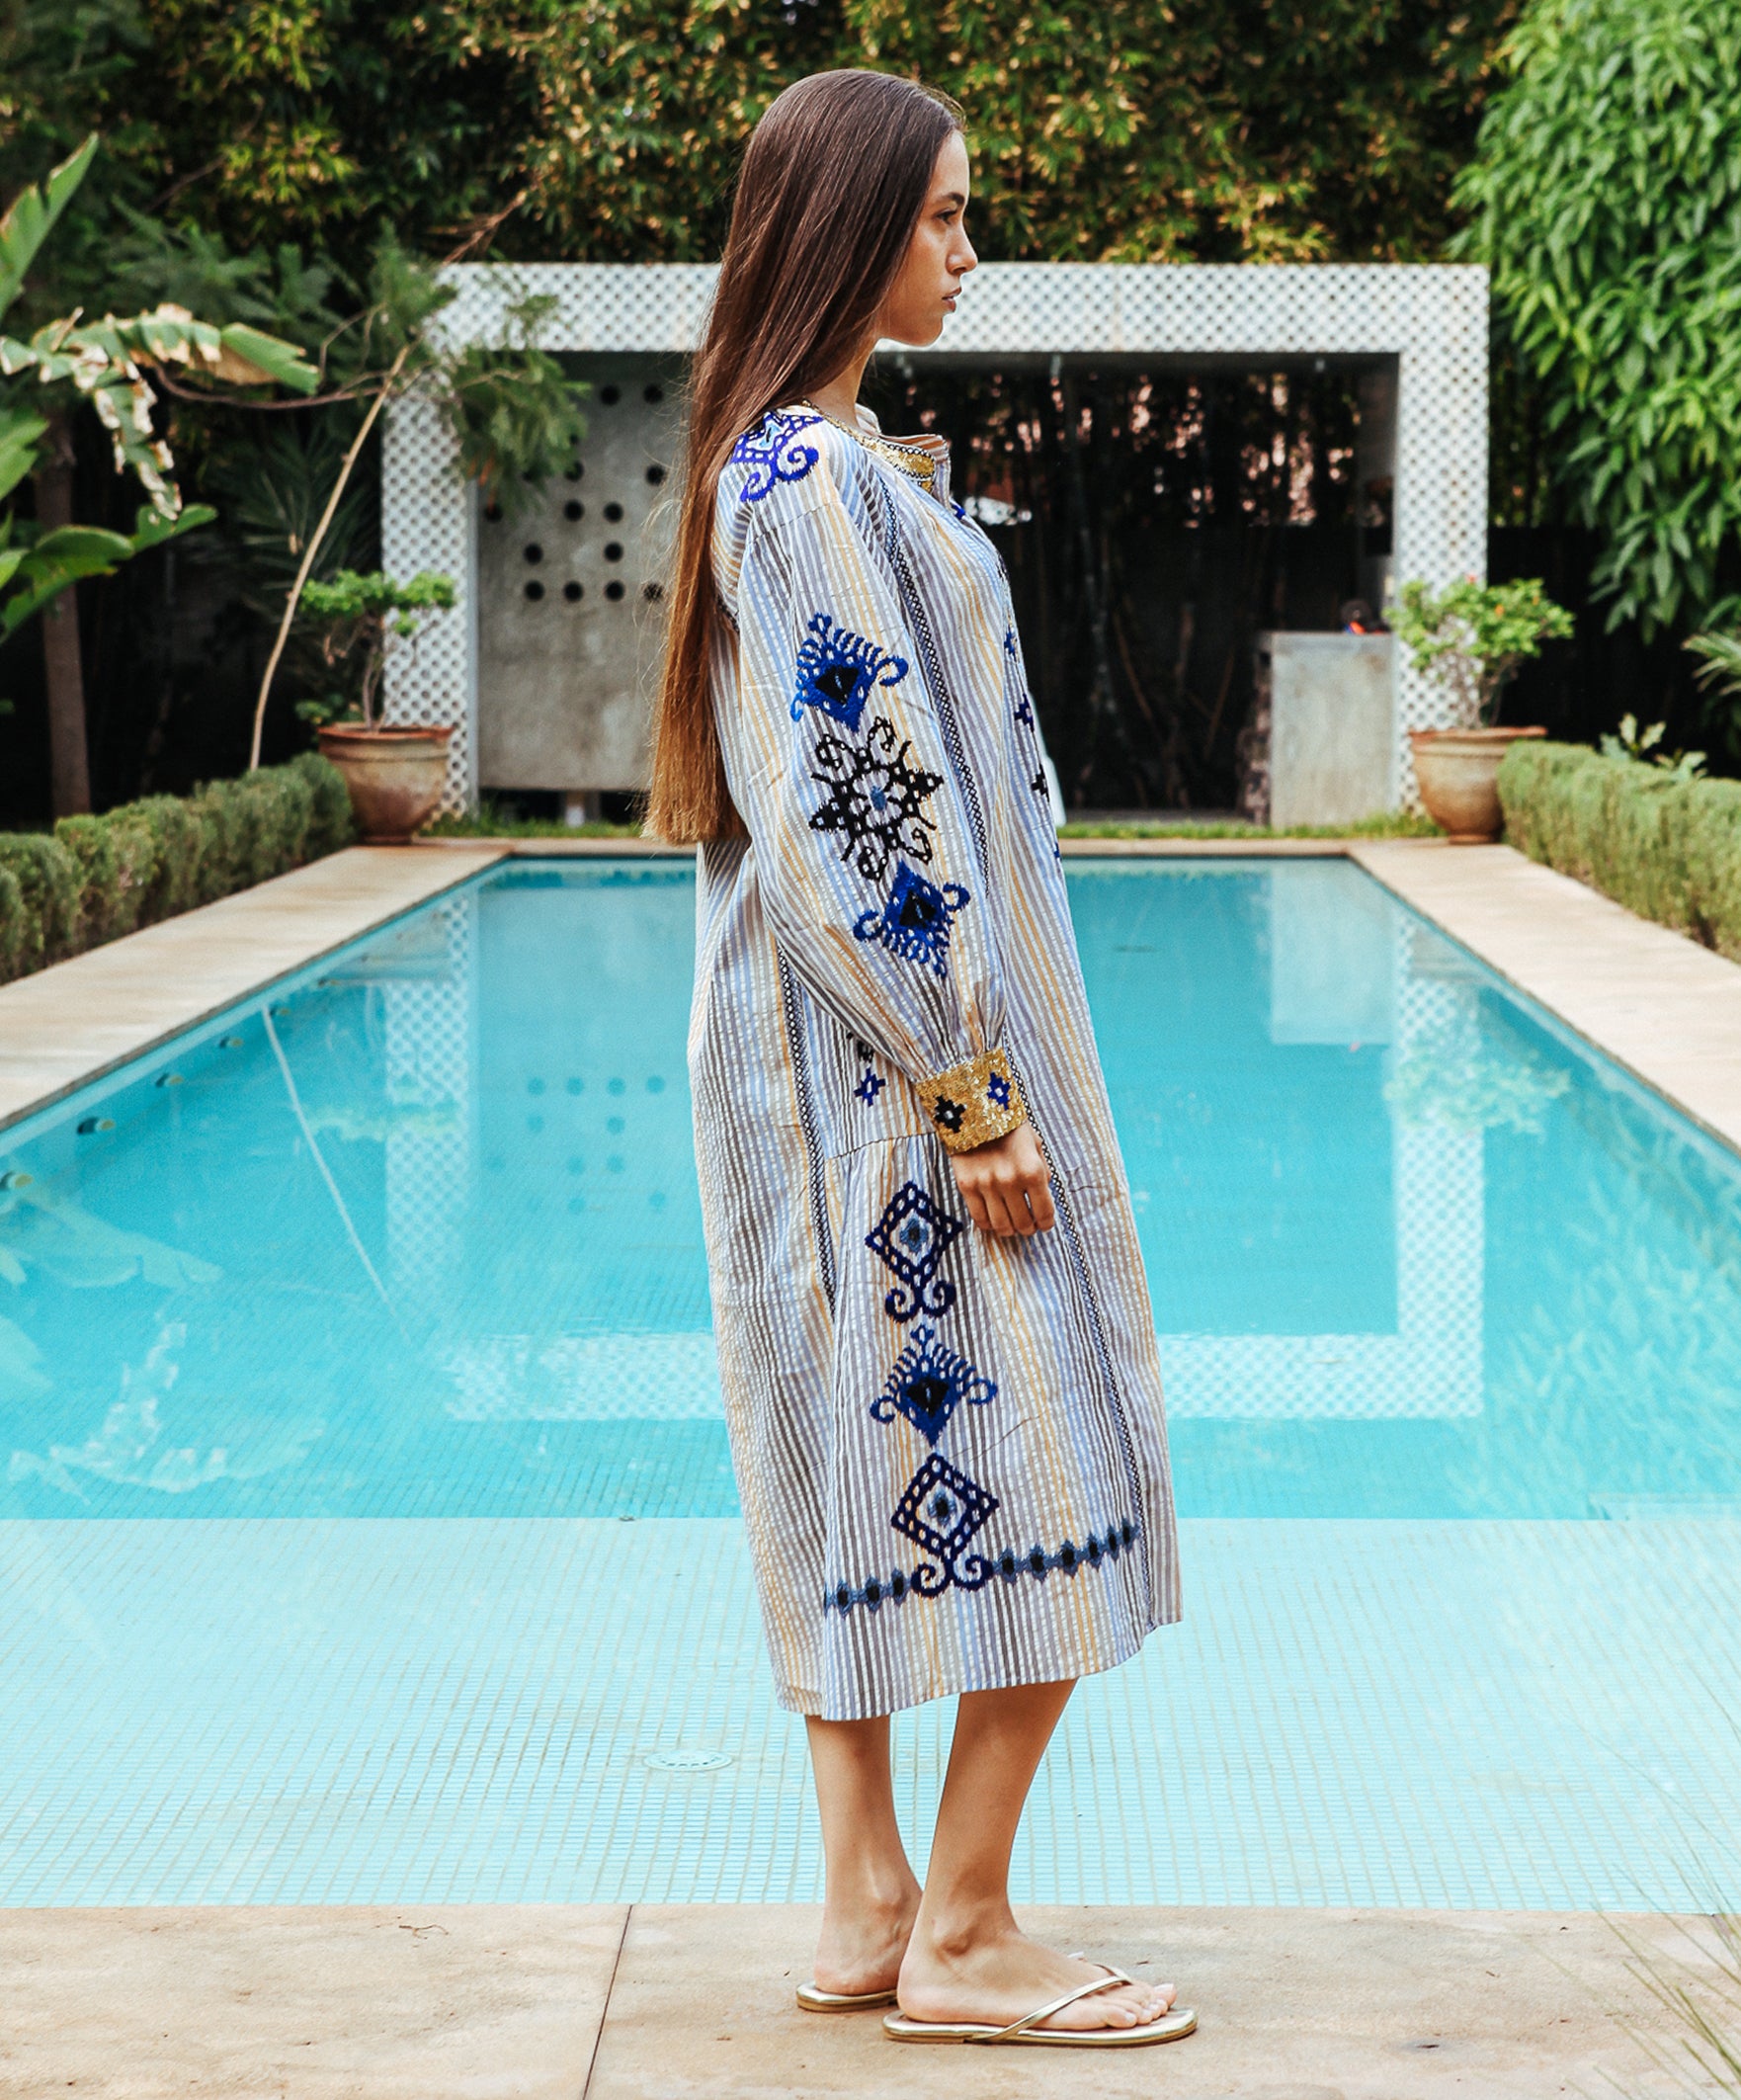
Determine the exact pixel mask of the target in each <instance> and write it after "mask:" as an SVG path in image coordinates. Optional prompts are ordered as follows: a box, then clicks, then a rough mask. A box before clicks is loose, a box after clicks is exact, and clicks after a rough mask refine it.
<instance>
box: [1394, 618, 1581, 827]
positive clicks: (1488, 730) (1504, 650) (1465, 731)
mask: <svg viewBox="0 0 1741 2100" xmlns="http://www.w3.org/2000/svg"><path fill="white" fill-rule="evenodd" d="M1390 625H1391V627H1392V629H1393V630H1395V632H1396V633H1397V634H1398V635H1400V637H1401V638H1402V640H1403V641H1404V643H1405V644H1406V645H1407V646H1408V648H1409V650H1410V651H1411V652H1412V654H1413V656H1414V659H1415V662H1416V663H1417V664H1418V665H1419V666H1420V667H1421V669H1422V670H1423V671H1425V672H1427V673H1428V674H1429V675H1430V676H1432V677H1435V678H1437V679H1438V681H1439V683H1440V684H1441V685H1442V686H1443V687H1444V689H1445V690H1446V692H1447V693H1448V694H1449V695H1450V697H1451V715H1452V720H1451V726H1450V727H1449V728H1446V729H1411V730H1410V731H1409V746H1410V749H1411V750H1412V752H1413V754H1414V761H1415V779H1416V781H1417V782H1419V784H1420V789H1421V800H1422V801H1423V802H1424V803H1425V804H1426V806H1427V814H1428V815H1429V816H1430V817H1431V818H1432V819H1433V821H1434V822H1435V823H1436V824H1439V825H1441V826H1442V827H1443V828H1444V829H1445V831H1446V832H1447V833H1448V834H1449V835H1450V837H1451V842H1452V844H1453V845H1486V844H1488V843H1489V842H1490V841H1492V840H1493V839H1496V838H1498V836H1499V833H1500V829H1501V826H1502V825H1503V823H1504V821H1505V819H1504V816H1503V814H1502V813H1501V810H1500V806H1499V790H1498V787H1497V785H1496V783H1497V777H1498V774H1499V762H1500V760H1501V759H1502V758H1504V756H1505V754H1506V752H1507V750H1508V749H1509V748H1510V747H1511V745H1513V744H1514V743H1516V742H1517V740H1518V738H1519V737H1522V736H1545V735H1546V733H1547V732H1546V730H1545V729H1542V728H1528V729H1511V728H1507V729H1501V728H1498V727H1496V726H1495V725H1494V720H1493V717H1494V715H1495V714H1498V712H1499V696H1500V694H1501V693H1502V692H1503V691H1504V690H1505V686H1506V683H1507V681H1508V680H1509V679H1510V678H1511V677H1512V675H1513V673H1514V672H1515V671H1516V670H1517V668H1518V666H1519V665H1520V664H1521V663H1524V662H1527V661H1528V659H1529V658H1530V657H1532V656H1536V655H1539V654H1540V651H1541V644H1542V643H1543V642H1544V641H1551V640H1556V639H1558V638H1560V637H1561V636H1563V635H1566V634H1569V633H1570V632H1571V631H1572V616H1571V614H1570V613H1568V612H1567V611H1566V610H1565V608H1564V607H1563V606H1557V605H1555V604H1554V603H1553V601H1552V600H1551V599H1550V598H1549V597H1548V596H1547V595H1546V593H1545V592H1544V591H1543V590H1542V588H1541V580H1540V578H1539V577H1535V576H1526V577H1520V578H1518V579H1516V580H1514V581H1513V582H1511V583H1477V582H1476V581H1475V580H1474V578H1473V577H1472V576H1469V577H1465V578H1464V579H1463V581H1462V582H1461V583H1453V584H1452V585H1451V588H1450V589H1449V590H1448V591H1444V592H1441V593H1440V594H1439V595H1438V596H1437V597H1436V596H1435V595H1434V594H1433V593H1432V592H1431V591H1429V590H1428V588H1427V586H1426V585H1425V584H1424V583H1421V582H1419V581H1416V582H1410V583H1405V584H1404V585H1403V587H1402V591H1401V593H1400V595H1399V597H1398V598H1397V601H1396V603H1395V605H1394V606H1393V607H1392V608H1391V618H1390Z"/></svg>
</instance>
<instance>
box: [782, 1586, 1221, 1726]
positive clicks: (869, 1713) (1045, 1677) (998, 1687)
mask: <svg viewBox="0 0 1741 2100" xmlns="http://www.w3.org/2000/svg"><path fill="white" fill-rule="evenodd" d="M1184 1617H1185V1614H1184V1611H1183V1610H1182V1609H1175V1610H1174V1611H1172V1612H1171V1613H1170V1614H1169V1615H1168V1616H1167V1617H1165V1618H1158V1619H1150V1620H1149V1621H1148V1622H1147V1623H1146V1624H1145V1625H1144V1627H1143V1628H1142V1630H1141V1632H1140V1633H1138V1634H1136V1635H1135V1636H1134V1638H1132V1637H1131V1636H1130V1635H1128V1634H1126V1635H1124V1636H1122V1637H1121V1638H1119V1640H1118V1641H1116V1642H1115V1643H1114V1651H1113V1653H1112V1654H1111V1655H1110V1656H1108V1657H1107V1658H1106V1659H1105V1660H1102V1661H1094V1662H1088V1661H1077V1662H1075V1663H1074V1664H1072V1662H1071V1660H1070V1659H1069V1658H1067V1657H1065V1658H1060V1659H1059V1661H1058V1663H1057V1665H1056V1666H1055V1667H1048V1668H1047V1669H1045V1670H1044V1672H1043V1673H1039V1672H1036V1673H1035V1674H1033V1675H1016V1674H1011V1675H1008V1676H1004V1675H1001V1674H1000V1675H994V1676H991V1677H989V1678H986V1679H983V1680H974V1679H972V1678H971V1674H970V1673H969V1672H968V1671H966V1670H958V1671H957V1670H943V1671H939V1672H938V1673H937V1676H936V1677H935V1678H934V1679H933V1680H932V1681H931V1682H930V1683H929V1684H928V1686H927V1688H926V1689H925V1690H924V1691H922V1692H917V1693H915V1694H914V1695H913V1696H912V1697H911V1698H908V1699H898V1700H896V1701H895V1702H894V1703H893V1704H892V1705H888V1706H883V1705H880V1704H878V1705H870V1704H867V1705H865V1706H857V1705H855V1706H853V1707H852V1708H850V1709H844V1708H843V1709H836V1710H833V1711H831V1710H830V1709H829V1706H828V1702H827V1699H826V1697H825V1695H824V1694H822V1693H820V1692H805V1691H799V1690H797V1689H795V1688H794V1687H792V1686H790V1685H787V1684H782V1683H781V1682H780V1681H779V1680H778V1679H777V1680H776V1682H775V1687H774V1697H775V1700H776V1702H777V1703H778V1704H779V1706H780V1707H781V1708H782V1709H783V1710H784V1711H785V1712H786V1713H788V1714H801V1715H803V1716H804V1717H805V1719H806V1720H811V1721H875V1720H879V1719H881V1718H882V1717H883V1716H885V1715H889V1714H904V1713H906V1712H908V1711H909V1709H911V1708H913V1707H923V1706H929V1705H930V1704H931V1702H932V1701H933V1700H935V1699H953V1698H955V1697H957V1696H958V1695H959V1694H960V1693H962V1692H1000V1691H1010V1690H1014V1689H1015V1688H1016V1687H1017V1686H1019V1685H1027V1684H1063V1683H1065V1682H1069V1683H1072V1684H1073V1683H1074V1682H1075V1681H1076V1679H1077V1678H1079V1677H1104V1676H1105V1675H1106V1673H1107V1672H1108V1671H1109V1670H1117V1669H1121V1668H1122V1667H1123V1666H1124V1664H1125V1663H1127V1662H1128V1661H1130V1659H1131V1658H1132V1656H1134V1655H1136V1654H1137V1653H1138V1652H1139V1651H1140V1649H1141V1648H1142V1645H1143V1643H1144V1642H1145V1641H1146V1640H1147V1639H1148V1638H1149V1636H1150V1635H1151V1634H1155V1633H1159V1632H1160V1630H1161V1629H1162V1628H1163V1627H1168V1626H1178V1625H1180V1624H1181V1623H1182V1621H1183V1619H1184Z"/></svg>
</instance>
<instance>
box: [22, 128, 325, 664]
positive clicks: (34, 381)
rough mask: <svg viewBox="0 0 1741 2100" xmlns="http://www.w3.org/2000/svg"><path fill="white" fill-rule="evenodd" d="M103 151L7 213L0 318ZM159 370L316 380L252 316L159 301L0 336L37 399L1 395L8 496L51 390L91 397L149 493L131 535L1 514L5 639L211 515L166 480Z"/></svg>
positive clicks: (84, 149) (84, 151) (34, 461)
mask: <svg viewBox="0 0 1741 2100" xmlns="http://www.w3.org/2000/svg"><path fill="white" fill-rule="evenodd" d="M96 152H97V139H96V137H95V136H94V135H93V136H91V137H89V138H87V139H86V140H85V142H84V143H83V145H81V146H80V147H79V149H78V151H77V152H76V153H74V154H72V155H71V156H70V157H69V158H67V159H66V160H64V161H62V162H61V163H60V165H59V166H58V167H55V168H52V169H50V170H49V172H48V175H47V177H46V178H45V180H44V181H42V182H41V183H40V184H27V185H26V186H25V187H24V188H23V189H22V190H21V191H20V192H19V194H18V195H17V196H16V197H15V198H14V199H13V201H12V203H11V205H10V206H9V207H8V209H7V210H6V212H5V214H4V216H0V313H3V312H5V311H6V310H7V308H9V307H10V306H12V305H13V304H15V303H16V302H17V300H18V299H19V298H20V296H21V295H22V294H23V293H24V290H25V286H26V283H27V281H28V280H29V278H30V276H31V274H32V272H33V271H34V269H35V268H36V266H37V263H38V260H39V258H40V256H41V250H42V246H43V243H44V242H45V241H46V240H47V239H48V236H49V235H50V234H51V233H52V232H53V230H54V228H55V226H56V224H57V223H58V221H59V220H60V219H61V218H62V216H63V215H64V214H65V212H66V210H67V209H68V207H69V206H70V205H71V204H72V202H73V200H74V197H75V196H76V194H77V192H78V190H79V187H80V185H81V184H82V183H83V181H84V179H85V176H86V174H87V173H88V171H89V169H90V166H91V163H92V161H93V160H94V158H95V157H96ZM163 368H182V369H184V370H185V371H186V372H188V373H189V374H190V375H191V376H195V377H198V378H201V379H203V380H205V381H208V382H214V383H216V384H219V385H224V386H236V385H240V386H256V385H268V386H278V385H284V386H290V387H291V388H292V389H295V390H299V391H301V392H303V393H306V392H309V391H310V390H311V389H312V388H313V386H314V384H315V381H316V377H317V376H316V373H315V371H314V368H313V367H312V366H310V365H306V364H304V363H303V362H302V360H301V359H300V358H299V357H298V356H297V355H296V351H295V347H294V346H293V345H292V344H290V343H287V342H283V341H281V340H279V338H277V337H276V336H271V335H268V334H266V333H264V332H263V331H262V330H260V329H258V328H255V327H252V326H250V325H248V324H247V323H245V322H239V321H238V322H234V323H231V324H229V325H227V326H224V327H217V326H214V325H213V324H211V323H209V322H207V321H199V320H196V319H195V318H194V316H193V315H192V314H191V313H188V312H187V311H185V310H184V309H183V308H181V307H179V306H169V305H161V304H160V305H158V306H156V307H154V308H153V309H152V310H151V311H149V312H147V313H138V314H134V315H132V316H131V317H130V318H128V319H118V318H117V317H116V316H115V315H114V314H113V313H110V314H106V315H105V316H104V317H103V319H102V320H100V321H95V322H83V321H81V320H80V318H79V315H78V313H77V312H76V310H75V311H74V312H73V313H72V314H71V315H70V316H69V317H66V318H63V319H59V320H53V321H48V322H45V323H44V324H43V325H42V326H41V328H39V329H37V330H36V332H35V333H34V334H33V335H32V336H31V337H30V339H29V340H28V341H21V340H19V339H18V338H17V337H14V336H10V335H5V334H0V378H4V379H6V380H19V381H20V382H21V384H28V385H29V388H30V394H29V405H27V403H26V401H25V399H24V398H23V397H22V395H21V392H20V387H18V386H15V387H13V388H11V389H10V395H9V396H8V395H5V394H0V499H4V498H5V497H7V496H9V495H10V494H11V493H12V491H13V490H14V489H15V488H17V486H18V485H19V483H20V482H21V481H23V480H24V478H25V477H26V475H27V474H29V473H31V472H33V471H34V470H35V469H36V468H37V466H38V465H39V464H40V463H41V443H42V440H43V439H44V438H45V437H47V436H48V434H49V430H50V423H49V419H48V417H46V416H42V415H39V414H38V413H37V411H36V406H35V405H34V404H36V403H37V402H39V401H41V398H42V389H43V388H44V387H46V388H48V389H50V395H49V398H50V400H52V398H53V390H54V389H56V388H59V389H61V390H63V391H64V390H66V389H70V390H71V391H72V393H73V395H74V397H75V398H79V397H82V398H83V399H85V400H87V401H89V402H90V404H91V406H92V407H93V408H94V409H95V410H96V412H97V416H98V419H99V421H100V422H101V423H102V424H103V426H104V428H105V429H106V430H107V431H108V432H109V435H110V439H111V443H112V445H113V449H114V453H115V464H116V470H117V471H118V472H121V471H124V470H126V469H130V470H131V471H132V473H133V474H134V475H135V476H136V478H137V479H138V482H139V485H140V486H141V488H143V490H144V491H145V494H146V496H147V497H148V499H149V502H148V505H147V506H146V507H144V508H141V510H140V511H139V513H138V516H137V519H136V521H135V524H134V529H133V531H132V532H131V533H118V532H111V531H108V530H106V529H104V528H101V527H97V526H83V525H67V526H60V527H57V528H56V529H55V530H53V531H50V532H41V531H40V530H38V529H37V528H36V527H35V526H34V525H27V524H23V523H21V522H20V521H19V520H18V519H17V518H15V517H14V516H13V515H12V513H11V512H10V511H8V512H4V513H0V638H4V637H5V636H6V635H8V634H11V633H13V632H14V631H15V630H17V629H18V628H20V627H21V626H22V625H23V624H24V622H25V621H26V620H28V619H30V618H31V616H32V615H33V614H35V613H38V612H40V611H41V608H42V607H43V606H44V605H46V604H47V603H48V601H49V600H50V599H51V598H54V597H55V596H57V595H58V593H60V592H61V591H63V590H65V589H66V588H67V586H68V585H69V584H72V583H76V582H77V581H78V580H79V578H80V577H82V576H108V575H111V574H113V573H114V570H115V568H116V566H117V565H118V564H119V563H120V562H123V561H128V560H131V558H132V557H133V556H134V555H135V554H138V553H142V552H143V551H144V550H145V549H146V548H147V547H152V546H160V545H161V544H162V543H163V542H164V541H165V540H169V539H173V538H174V537H175V536H176V535H177V534H179V533H185V532H189V531H191V530H192V529H193V528H194V527H196V526H199V525H206V524H208V523H209V522H210V521H211V519H212V518H213V517H214V516H215V513H214V512H213V511H211V510H209V509H207V508H205V507H204V506H201V505H195V506H194V507H193V508H192V509H184V507H183V504H182V498H181V491H180V489H179V488H178V487H177V486H176V484H175V482H174V481H173V480H172V479H171V478H170V476H171V475H172V474H173V472H174V470H175V462H174V460H173V458H172V457H171V455H170V451H169V447H168V446H167V445H166V444H165V443H163V441H162V440H161V439H158V438H156V437H154V436H153V435H152V424H151V410H152V408H153V407H154V405H155V403H156V398H157V397H156V395H155V394H154V393H153V392H152V390H151V387H150V385H149V383H148V381H147V380H146V378H145V374H146V373H147V372H148V371H153V370H161V369H163ZM60 412H61V413H64V410H61V411H60Z"/></svg>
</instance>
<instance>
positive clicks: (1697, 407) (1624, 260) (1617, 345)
mask: <svg viewBox="0 0 1741 2100" xmlns="http://www.w3.org/2000/svg"><path fill="white" fill-rule="evenodd" d="M1510 56H1511V62H1512V66H1513V71H1514V77H1513V79H1512V80H1511V82H1510V84H1509V85H1508V86H1507V87H1506V88H1505V89H1504V91H1503V92H1502V93H1501V94H1499V95H1498V96H1497V97H1496V98H1495V99H1494V101H1493V103H1492V105H1491V106H1490V108H1489V110H1488V112H1487V115H1486V117H1485V119H1484V121H1483V123H1482V126H1481V132H1480V149H1479V153H1478V155H1477V157H1476V159H1475V161H1474V163H1473V165H1472V166H1471V167H1470V168H1469V169H1468V170H1467V171H1466V172H1465V173H1464V174H1463V176H1462V177H1461V178H1460V179H1459V181H1458V184H1457V189H1456V195H1457V198H1458V201H1459V202H1460V203H1461V204H1462V205H1463V206H1464V207H1465V208H1466V209H1467V210H1470V211H1472V212H1473V213H1474V223H1473V224H1472V226H1471V227H1470V229H1469V230H1468V232H1467V234H1466V235H1465V236H1464V237H1463V240H1462V242H1461V244H1460V245H1461V247H1462V252H1464V253H1466V254H1467V255H1469V256H1470V257H1472V258H1473V259H1475V260H1477V261H1480V262H1484V263H1486V264H1488V265H1489V267H1490V268H1491V269H1492V271H1493V293H1494V298H1495V302H1496V305H1497V308H1498V310H1499V313H1500V315H1501V317H1502V321H1503V324H1504V327H1505V329H1506V331H1507V332H1508V335H1509V340H1510V343H1511V346H1512V348H1513V349H1514V351H1515V354H1516V356H1517V357H1518V359H1519V360H1520V361H1521V363H1522V365H1523V367H1524V369H1525V371H1526V373H1527V374H1528V375H1529V376H1530V377H1531V378H1532V379H1533V381H1534V385H1535V387H1536V388H1537V390H1538V392H1539V394H1540V397H1541V412H1542V416H1543V420H1544V423H1545V428H1546V431H1547V433H1548V436H1549V439H1550V442H1551V444H1552V445H1553V447H1554V449H1555V450H1556V452H1557V453H1558V455H1559V461H1560V473H1561V476H1562V480H1563V483H1564V486H1565V488H1566V491H1567V494H1568V496H1569V498H1570V500H1571V503H1572V506H1573V508H1574V510H1575V512H1576V514H1577V515H1578V516H1579V517H1580V518H1581V519H1582V520H1583V522H1584V523H1586V524H1588V525H1591V526H1594V527H1597V528H1599V529H1600V530H1601V531H1602V533H1603V534H1604V536H1605V541H1606V546H1605V550H1604V553H1603V555H1602V558H1601V560H1600V562H1599V564H1598V567H1597V571H1596V578H1595V580H1596V584H1597V588H1598V589H1599V591H1602V592H1604V593H1607V594H1609V595H1610V596H1612V599H1613V606H1612V620H1613V622H1614V623H1615V624H1617V623H1618V622H1620V621H1622V620H1626V619H1630V618H1634V617H1635V618H1637V619H1639V620H1640V621H1641V622H1642V623H1643V625H1644V628H1645V630H1646V633H1647V635H1648V634H1649V633H1650V632H1652V631H1654V630H1657V629H1659V628H1662V627H1664V626H1668V625H1671V624H1673V623H1674V622H1676V621H1678V620H1680V619H1682V618H1683V617H1687V616H1691V617H1694V618H1702V619H1707V620H1715V619H1721V618H1723V617H1725V616H1726V614H1727V613H1728V612H1729V611H1730V609H1731V608H1732V607H1733V606H1734V605H1735V604H1736V603H1737V602H1738V601H1737V600H1735V599H1734V597H1733V596H1731V595H1725V587H1724V584H1723V581H1722V577H1721V574H1720V567H1721V564H1722V562H1723V561H1724V559H1725V558H1726V557H1727V556H1728V555H1729V554H1730V553H1731V552H1732V550H1733V548H1734V546H1735V542H1736V535H1737V528H1738V527H1741V476H1738V475H1737V473H1736V462H1737V459H1738V457H1741V338H1738V336H1737V332H1736V328H1735V313H1736V308H1737V303H1738V302H1741V13H1738V12H1737V10H1736V9H1735V7H1734V6H1733V5H1732V4H1731V0H1629V4H1628V5H1626V6H1624V7H1617V6H1614V5H1612V4H1611V0H1535V4H1534V6H1533V7H1532V8H1531V10H1530V11H1529V13H1528V14H1527V15H1526V16H1525V18H1524V21H1523V24H1522V26H1521V27H1520V29H1519V30H1518V32H1517V34H1516V36H1515V38H1514V39H1513V41H1512V44H1511V50H1510Z"/></svg>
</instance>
